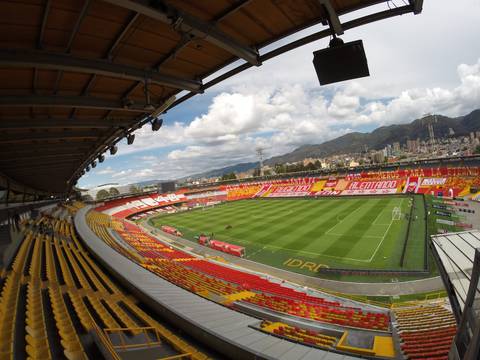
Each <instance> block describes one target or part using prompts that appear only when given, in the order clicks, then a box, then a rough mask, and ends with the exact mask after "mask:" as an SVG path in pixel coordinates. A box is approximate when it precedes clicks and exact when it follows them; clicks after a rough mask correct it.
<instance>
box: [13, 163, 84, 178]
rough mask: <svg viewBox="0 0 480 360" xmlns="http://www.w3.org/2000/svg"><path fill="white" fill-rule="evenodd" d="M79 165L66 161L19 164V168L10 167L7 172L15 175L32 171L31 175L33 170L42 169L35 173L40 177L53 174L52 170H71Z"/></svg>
mask: <svg viewBox="0 0 480 360" xmlns="http://www.w3.org/2000/svg"><path fill="white" fill-rule="evenodd" d="M77 164H78V162H76V161H72V160H64V161H58V162H50V163H43V164H42V163H40V164H37V163H33V164H32V163H23V164H19V165H17V166H12V167H9V168H6V169H5V170H6V172H8V173H10V172H12V171H13V172H14V173H19V172H21V171H27V172H28V171H30V173H31V170H32V169H40V171H38V172H37V171H36V172H35V175H38V173H47V174H49V173H50V174H51V170H52V169H71V168H75V167H76V165H77Z"/></svg>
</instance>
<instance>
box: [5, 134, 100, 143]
mask: <svg viewBox="0 0 480 360" xmlns="http://www.w3.org/2000/svg"><path fill="white" fill-rule="evenodd" d="M100 136H101V133H98V132H96V131H61V132H55V133H54V132H32V133H27V134H25V133H20V134H17V133H14V134H13V133H10V134H1V133H0V144H1V145H3V144H24V143H31V142H42V141H61V140H68V141H82V140H97V139H98V138H99V137H100Z"/></svg>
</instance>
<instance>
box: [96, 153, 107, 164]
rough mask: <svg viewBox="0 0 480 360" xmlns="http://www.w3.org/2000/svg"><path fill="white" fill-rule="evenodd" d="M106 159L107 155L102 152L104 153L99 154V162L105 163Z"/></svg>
mask: <svg viewBox="0 0 480 360" xmlns="http://www.w3.org/2000/svg"><path fill="white" fill-rule="evenodd" d="M104 161H105V155H103V154H102V155H99V156H98V162H99V163H103V162H104Z"/></svg>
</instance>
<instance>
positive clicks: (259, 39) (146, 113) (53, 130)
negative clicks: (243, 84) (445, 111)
mask: <svg viewBox="0 0 480 360" xmlns="http://www.w3.org/2000/svg"><path fill="white" fill-rule="evenodd" d="M379 3H382V4H380V5H385V6H384V7H382V8H381V9H380V10H379V8H378V7H377V6H378V5H379ZM383 3H384V4H383ZM390 3H393V4H394V5H395V6H391V4H390ZM400 3H401V4H400ZM0 8H1V10H2V11H0V28H1V30H2V31H0V43H1V45H0V79H2V81H1V82H0V90H1V94H0V132H1V135H0V149H1V151H0V202H1V203H0V249H1V250H0V255H1V257H0V327H1V336H0V359H113V360H116V359H134V358H139V359H164V360H170V359H172V360H173V359H198V360H200V359H285V360H296V359H298V360H300V359H302V360H308V359H324V360H335V359H338V360H340V359H345V360H347V359H359V358H360V359H397V360H404V359H405V360H407V359H412V360H413V359H425V360H426V359H432V360H434V359H435V360H441V359H452V360H457V359H466V360H470V359H472V360H474V359H479V356H480V321H479V319H480V317H479V314H478V311H479V310H478V309H479V308H478V301H479V299H480V250H479V249H480V221H479V217H478V212H479V211H480V155H478V154H477V155H475V154H471V155H468V156H464V155H462V156H458V155H452V156H449V157H442V158H433V157H431V158H429V159H424V160H415V161H398V162H382V163H377V164H372V165H363V166H356V167H355V168H352V167H349V166H343V167H340V166H339V167H337V168H335V169H318V170H310V171H303V172H289V173H283V174H272V175H264V174H262V173H261V172H262V169H261V166H260V174H259V176H251V177H248V178H243V179H234V180H225V181H215V182H210V183H187V182H183V183H180V182H177V184H176V185H175V184H171V183H165V184H163V186H161V187H160V186H159V187H158V188H153V189H150V190H145V191H137V189H134V190H135V191H131V192H130V191H126V192H124V193H119V192H118V190H117V192H116V193H110V195H108V193H107V195H108V196H107V197H105V198H103V199H101V200H100V199H99V200H97V201H94V200H93V199H86V197H85V196H82V193H81V191H80V190H81V189H80V186H79V185H78V181H80V180H81V178H82V177H84V176H86V174H87V173H88V172H90V171H93V169H94V168H95V167H96V166H97V165H98V166H101V165H100V164H101V163H103V162H104V161H105V162H109V161H112V160H111V158H112V157H113V156H114V155H115V154H116V153H117V151H120V150H119V148H120V149H121V146H122V144H124V145H125V146H128V145H132V144H133V142H134V140H135V134H134V133H135V131H137V130H139V129H140V128H142V127H143V126H147V127H150V126H151V129H152V131H160V132H161V131H162V129H161V128H162V125H163V120H161V118H160V115H162V114H164V113H165V112H166V111H167V110H170V109H173V108H177V107H178V108H181V107H182V106H183V105H184V103H186V102H187V100H189V99H190V98H192V97H193V98H196V97H199V96H202V95H201V93H203V92H204V91H206V90H207V89H209V88H210V87H213V86H215V85H217V84H218V83H221V82H222V81H224V80H227V79H229V78H231V77H235V76H236V75H238V74H240V73H241V72H243V71H245V70H247V69H249V68H251V67H253V66H260V65H262V63H264V62H266V61H267V60H270V59H273V58H275V57H277V56H288V52H289V51H291V50H293V49H296V48H299V47H301V46H303V45H306V44H308V43H311V42H313V41H316V40H319V39H323V38H329V37H332V39H333V40H332V41H333V44H334V43H335V39H338V38H337V36H339V35H343V33H344V31H355V28H360V29H361V28H363V27H364V26H366V25H368V24H370V23H373V22H376V21H380V20H383V21H385V22H386V23H388V22H389V21H392V18H395V17H397V16H400V15H406V16H413V15H416V16H415V20H418V21H421V16H422V14H421V13H422V8H423V1H421V0H409V1H403V2H400V1H398V2H397V4H395V2H390V1H386V2H382V1H375V0H342V1H330V0H321V1H313V0H301V1H300V0H299V1H291V2H290V1H273V0H250V1H249V0H246V1H224V0H221V1H220V0H218V1H208V2H205V3H201V4H200V3H197V2H195V1H188V0H178V1H141V0H118V1H116V0H103V1H101V0H86V1H77V0H62V1H60V0H47V1H4V2H1V3H0ZM371 9H373V10H371ZM366 10H371V11H372V12H370V13H368V14H367V13H365V12H363V11H366ZM377 10H378V11H377ZM358 11H360V12H358ZM417 15H418V17H417ZM344 16H348V19H349V20H348V21H345V17H344ZM340 17H342V18H341V19H340ZM400 20H401V19H400ZM245 24H248V26H246V25H245ZM311 27H315V29H317V30H318V29H320V30H319V31H316V32H313V33H311V34H310V35H306V36H305V37H299V36H300V35H299V36H297V35H298V34H301V32H302V31H303V30H305V29H308V28H311ZM239 29H241V30H239ZM292 35H294V36H296V37H295V38H294V40H292V38H291V37H290V36H292ZM285 39H288V40H292V41H291V42H290V41H289V42H287V41H285ZM336 41H338V40H336ZM277 42H280V43H281V45H280V46H278V47H275V48H272V47H271V46H272V44H276V43H277ZM343 45H344V44H343V42H342V46H343ZM347 45H348V43H347V44H345V46H347ZM330 46H331V47H330V48H329V49H330V50H332V51H334V50H335V49H334V48H335V46H336V45H332V42H331V45H330ZM355 46H357V48H355V49H357V50H358V43H356V44H355ZM338 48H341V46H340V47H338ZM265 49H266V50H265ZM326 50H327V49H324V50H322V51H323V52H325V51H326ZM351 50H352V49H350V50H345V51H351ZM362 51H363V45H362ZM285 53H287V54H285ZM327 53H328V51H327ZM363 55H365V54H363ZM315 56H321V55H320V54H315ZM335 56H336V61H337V62H341V61H343V60H345V59H347V60H352V57H353V55H352V54H351V53H348V52H347V53H336V55H335ZM330 60H331V59H330ZM347 60H345V61H347ZM319 61H320V60H319ZM323 61H324V62H323V63H322V66H325V67H329V69H330V70H331V71H330V72H322V71H323V70H322V66H318V69H317V65H318V64H316V63H315V60H314V64H315V67H316V71H317V75H318V77H319V80H320V83H321V84H323V83H331V82H338V81H342V80H347V79H351V78H354V77H359V76H364V75H359V74H358V73H357V74H352V71H353V70H352V68H349V69H346V68H344V69H343V70H342V71H340V73H339V74H337V73H336V72H335V71H334V70H335V69H337V70H338V68H336V65H335V61H334V62H333V63H332V61H329V59H328V57H326V58H324V59H323ZM354 65H355V64H353V63H352V64H351V66H352V67H355V66H354ZM263 66H267V65H263ZM347 67H348V66H347ZM219 70H221V72H220V73H218V71H219ZM356 70H359V69H356ZM359 71H360V70H359ZM353 72H355V71H353ZM360 72H361V71H360ZM367 72H368V69H367ZM332 74H333V75H332ZM450 130H451V129H450ZM125 140H126V144H128V145H126V144H125ZM477 140H478V139H477ZM462 146H463V145H462ZM107 154H108V156H109V158H108V159H106V155H107ZM98 189H101V190H99V192H100V191H105V190H103V188H102V187H98ZM97 198H98V197H97Z"/></svg>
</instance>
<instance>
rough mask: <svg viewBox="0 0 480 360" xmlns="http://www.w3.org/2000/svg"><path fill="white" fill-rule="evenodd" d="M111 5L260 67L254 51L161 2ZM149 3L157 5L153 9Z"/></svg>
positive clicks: (115, 2)
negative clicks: (152, 20)
mask: <svg viewBox="0 0 480 360" xmlns="http://www.w3.org/2000/svg"><path fill="white" fill-rule="evenodd" d="M105 1H107V2H109V3H112V4H113V5H116V6H120V7H124V8H126V9H129V10H132V11H135V12H137V13H139V14H142V15H145V16H148V17H150V18H152V19H155V20H158V21H160V22H163V23H165V24H168V25H171V26H172V27H173V28H174V29H175V30H177V31H179V32H181V33H187V34H190V35H193V36H195V37H198V38H201V39H203V40H205V41H208V42H209V43H211V44H213V45H215V46H218V47H220V48H222V49H224V50H226V51H228V52H230V53H231V54H233V55H235V56H237V57H239V58H240V59H243V60H245V61H247V62H248V63H250V64H252V65H256V66H258V65H261V62H260V59H259V54H258V51H257V50H256V49H252V48H251V47H249V46H246V45H243V44H241V43H239V42H238V41H236V40H234V39H233V38H231V37H230V36H229V35H227V34H225V33H223V32H222V31H220V30H218V29H217V28H216V27H215V26H214V25H212V24H210V23H208V22H205V21H203V20H200V19H197V18H196V17H194V16H192V15H190V14H188V13H186V12H183V11H180V10H178V9H176V8H174V7H173V6H171V5H167V4H165V3H163V2H151V1H148V0H140V1H133V0H105ZM151 3H155V4H158V6H157V7H153V6H152V5H151Z"/></svg>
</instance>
